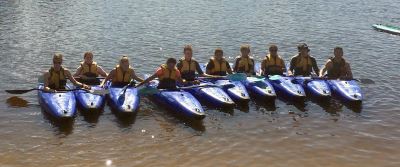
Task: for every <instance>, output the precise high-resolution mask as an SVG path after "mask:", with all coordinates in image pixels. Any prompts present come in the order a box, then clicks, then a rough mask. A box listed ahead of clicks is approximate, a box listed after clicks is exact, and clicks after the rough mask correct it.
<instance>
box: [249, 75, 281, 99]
mask: <svg viewBox="0 0 400 167" xmlns="http://www.w3.org/2000/svg"><path fill="white" fill-rule="evenodd" d="M243 85H244V86H245V87H246V89H247V91H248V92H249V93H250V94H251V95H253V96H254V97H255V98H256V99H259V100H274V99H275V98H276V92H275V89H274V88H273V87H272V85H271V83H269V82H268V81H267V80H260V79H259V78H256V77H247V80H245V81H243Z"/></svg>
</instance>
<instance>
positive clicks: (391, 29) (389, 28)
mask: <svg viewBox="0 0 400 167" xmlns="http://www.w3.org/2000/svg"><path fill="white" fill-rule="evenodd" d="M372 27H373V28H374V29H375V30H378V31H382V32H387V33H390V34H395V35H400V27H396V26H390V25H382V24H374V25H372Z"/></svg>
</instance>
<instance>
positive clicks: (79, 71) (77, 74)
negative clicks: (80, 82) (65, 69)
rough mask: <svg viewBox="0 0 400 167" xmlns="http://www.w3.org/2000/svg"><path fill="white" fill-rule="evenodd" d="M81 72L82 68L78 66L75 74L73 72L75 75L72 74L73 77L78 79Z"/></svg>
mask: <svg viewBox="0 0 400 167" xmlns="http://www.w3.org/2000/svg"><path fill="white" fill-rule="evenodd" d="M81 72H82V66H79V67H78V68H77V69H76V72H75V74H74V77H79V75H80V74H81Z"/></svg>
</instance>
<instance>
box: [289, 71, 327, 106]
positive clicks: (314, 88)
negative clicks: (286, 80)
mask: <svg viewBox="0 0 400 167" xmlns="http://www.w3.org/2000/svg"><path fill="white" fill-rule="evenodd" d="M295 81H296V82H297V83H298V84H300V85H301V86H303V89H304V90H305V91H306V93H307V94H308V95H309V96H310V97H314V98H322V99H325V100H326V99H329V98H331V89H330V88H329V85H328V83H326V81H325V80H318V79H316V80H312V79H306V78H304V77H295Z"/></svg>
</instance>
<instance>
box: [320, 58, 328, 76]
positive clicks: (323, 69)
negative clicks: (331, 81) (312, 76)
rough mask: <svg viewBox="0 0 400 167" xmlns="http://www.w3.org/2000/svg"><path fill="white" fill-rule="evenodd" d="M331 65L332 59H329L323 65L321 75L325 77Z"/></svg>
mask: <svg viewBox="0 0 400 167" xmlns="http://www.w3.org/2000/svg"><path fill="white" fill-rule="evenodd" d="M330 65H331V61H329V60H328V61H327V62H326V63H325V65H324V66H323V67H322V69H321V71H320V72H319V77H324V75H325V72H326V71H327V70H328V69H329V67H330Z"/></svg>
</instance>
